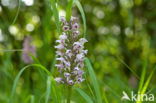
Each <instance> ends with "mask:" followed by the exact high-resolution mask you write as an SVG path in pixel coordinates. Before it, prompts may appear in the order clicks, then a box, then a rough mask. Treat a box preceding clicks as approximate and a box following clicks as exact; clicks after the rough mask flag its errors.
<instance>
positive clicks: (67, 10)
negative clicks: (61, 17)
mask: <svg viewBox="0 0 156 103" xmlns="http://www.w3.org/2000/svg"><path fill="white" fill-rule="evenodd" d="M72 6H73V0H69V3H68V5H67V8H66V19H67V21H70V17H71V15H72Z"/></svg>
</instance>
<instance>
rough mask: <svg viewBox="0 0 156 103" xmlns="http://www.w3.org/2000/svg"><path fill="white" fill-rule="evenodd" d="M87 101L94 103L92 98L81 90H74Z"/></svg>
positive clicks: (87, 102)
mask: <svg viewBox="0 0 156 103" xmlns="http://www.w3.org/2000/svg"><path fill="white" fill-rule="evenodd" d="M74 89H75V90H76V91H77V92H78V93H79V94H80V95H81V96H82V97H83V98H84V99H85V100H86V103H93V101H92V99H91V97H89V96H88V95H87V94H86V93H85V92H84V91H83V90H81V89H80V88H74Z"/></svg>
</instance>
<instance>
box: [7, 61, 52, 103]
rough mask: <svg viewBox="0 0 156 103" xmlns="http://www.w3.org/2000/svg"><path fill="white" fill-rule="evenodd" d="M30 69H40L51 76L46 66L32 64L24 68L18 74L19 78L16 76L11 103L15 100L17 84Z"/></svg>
mask: <svg viewBox="0 0 156 103" xmlns="http://www.w3.org/2000/svg"><path fill="white" fill-rule="evenodd" d="M29 67H39V68H40V69H42V70H43V71H45V72H46V73H47V74H48V75H51V73H50V72H49V71H48V70H47V69H46V68H45V67H44V66H42V65H40V64H30V65H27V66H25V67H23V68H22V69H21V70H20V71H19V73H18V74H17V76H16V78H15V80H14V84H13V87H12V91H11V97H10V103H12V99H13V96H14V93H15V90H16V86H17V83H18V80H19V78H20V76H21V75H22V73H23V72H24V71H25V70H26V69H28V68H29Z"/></svg>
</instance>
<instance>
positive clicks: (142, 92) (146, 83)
mask: <svg viewBox="0 0 156 103" xmlns="http://www.w3.org/2000/svg"><path fill="white" fill-rule="evenodd" d="M154 72H155V69H154V70H153V71H152V72H151V73H150V75H149V77H148V78H147V81H146V82H145V85H144V86H143V89H142V91H141V94H144V93H145V92H146V90H147V87H148V85H149V83H150V81H151V79H152V76H153V74H154Z"/></svg>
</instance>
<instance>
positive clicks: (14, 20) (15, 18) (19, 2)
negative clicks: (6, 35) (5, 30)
mask: <svg viewBox="0 0 156 103" xmlns="http://www.w3.org/2000/svg"><path fill="white" fill-rule="evenodd" d="M20 5H21V1H20V0H18V8H17V12H16V15H15V17H14V19H13V22H12V24H14V23H15V22H16V20H17V17H18V14H19V10H20Z"/></svg>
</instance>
